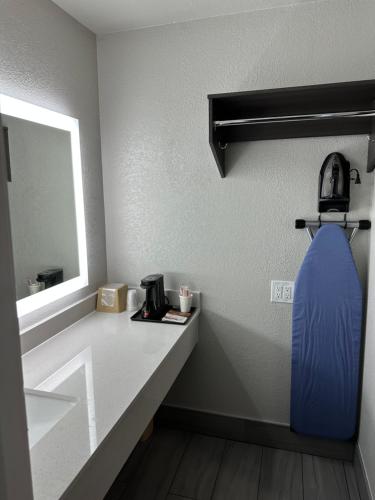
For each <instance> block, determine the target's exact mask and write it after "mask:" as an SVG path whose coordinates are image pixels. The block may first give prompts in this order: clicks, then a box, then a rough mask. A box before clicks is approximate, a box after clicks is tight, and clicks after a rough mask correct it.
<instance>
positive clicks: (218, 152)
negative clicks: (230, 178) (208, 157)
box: [208, 99, 227, 178]
mask: <svg viewBox="0 0 375 500" xmlns="http://www.w3.org/2000/svg"><path fill="white" fill-rule="evenodd" d="M208 126H209V142H210V146H211V150H212V154H213V155H214V158H215V161H216V165H217V168H218V169H219V173H220V176H221V177H222V178H224V177H225V150H226V148H227V145H223V144H222V143H221V142H220V139H219V137H218V133H217V130H216V127H215V125H214V120H213V106H212V100H211V99H210V100H209V125H208Z"/></svg>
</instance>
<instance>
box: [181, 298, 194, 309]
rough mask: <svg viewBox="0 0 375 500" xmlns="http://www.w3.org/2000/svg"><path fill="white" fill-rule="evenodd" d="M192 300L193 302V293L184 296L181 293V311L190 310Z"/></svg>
mask: <svg viewBox="0 0 375 500" xmlns="http://www.w3.org/2000/svg"><path fill="white" fill-rule="evenodd" d="M192 302H193V294H191V295H189V296H188V297H184V296H182V295H180V310H181V312H183V313H188V312H190V309H191V304H192Z"/></svg>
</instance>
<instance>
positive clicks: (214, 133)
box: [208, 80, 375, 177]
mask: <svg viewBox="0 0 375 500" xmlns="http://www.w3.org/2000/svg"><path fill="white" fill-rule="evenodd" d="M208 99H209V142H210V146H211V149H212V152H213V155H214V157H215V161H216V164H217V167H218V169H219V172H220V175H221V177H225V152H226V150H227V148H228V145H229V144H230V143H232V142H243V141H264V140H271V139H291V138H301V137H323V136H334V135H357V134H366V135H368V136H369V151H368V164H367V171H368V172H372V171H373V170H374V169H375V80H366V81H357V82H346V83H333V84H326V85H312V86H308V87H288V88H283V89H270V90H256V91H250V92H234V93H229V94H211V95H209V96H208Z"/></svg>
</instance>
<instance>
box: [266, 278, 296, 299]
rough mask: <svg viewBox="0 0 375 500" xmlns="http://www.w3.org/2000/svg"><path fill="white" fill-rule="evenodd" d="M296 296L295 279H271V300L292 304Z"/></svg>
mask: <svg viewBox="0 0 375 500" xmlns="http://www.w3.org/2000/svg"><path fill="white" fill-rule="evenodd" d="M293 296H294V281H271V302H284V303H287V304H291V303H292V302H293Z"/></svg>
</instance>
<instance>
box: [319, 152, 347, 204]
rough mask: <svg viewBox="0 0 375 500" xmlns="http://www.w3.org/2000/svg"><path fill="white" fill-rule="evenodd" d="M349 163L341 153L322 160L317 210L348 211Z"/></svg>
mask: <svg viewBox="0 0 375 500" xmlns="http://www.w3.org/2000/svg"><path fill="white" fill-rule="evenodd" d="M349 203H350V163H349V162H348V161H347V160H346V158H345V157H344V155H343V154H341V153H331V154H329V155H328V156H327V158H326V159H325V160H324V162H323V165H322V168H321V170H320V176H319V201H318V212H319V213H321V212H349Z"/></svg>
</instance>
